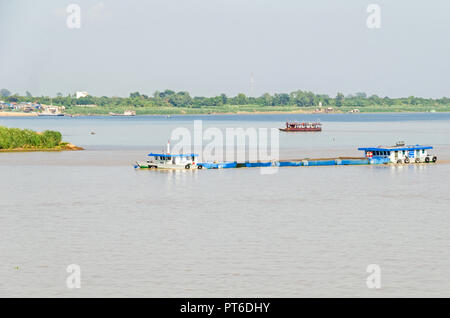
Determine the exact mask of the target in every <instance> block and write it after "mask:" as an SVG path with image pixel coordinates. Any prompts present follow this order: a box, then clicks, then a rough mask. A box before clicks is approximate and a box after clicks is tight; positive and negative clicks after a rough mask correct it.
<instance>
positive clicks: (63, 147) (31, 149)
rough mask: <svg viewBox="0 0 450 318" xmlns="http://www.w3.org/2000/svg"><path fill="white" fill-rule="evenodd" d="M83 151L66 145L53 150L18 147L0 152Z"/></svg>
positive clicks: (0, 150) (80, 148)
mask: <svg viewBox="0 0 450 318" xmlns="http://www.w3.org/2000/svg"><path fill="white" fill-rule="evenodd" d="M79 150H84V148H82V147H78V146H75V145H73V144H71V143H67V144H61V145H59V146H56V147H53V148H37V147H25V148H22V147H19V148H13V149H0V153H1V152H36V151H42V152H47V151H79Z"/></svg>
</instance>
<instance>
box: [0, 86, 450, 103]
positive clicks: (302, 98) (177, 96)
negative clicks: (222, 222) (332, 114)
mask: <svg viewBox="0 0 450 318" xmlns="http://www.w3.org/2000/svg"><path fill="white" fill-rule="evenodd" d="M0 94H1V96H2V100H4V101H5V102H36V103H40V104H50V103H53V105H59V106H66V107H67V108H70V107H72V106H77V105H98V106H134V107H162V106H166V107H167V106H168V107H192V108H199V107H210V106H224V105H258V106H298V107H306V106H318V105H319V104H321V105H322V106H324V107H330V106H336V107H341V106H353V107H363V106H376V105H385V106H392V105H423V106H433V105H450V98H448V97H442V98H438V99H433V98H422V97H415V96H410V97H402V98H389V97H387V96H386V97H379V96H377V95H371V96H367V95H366V93H362V92H360V93H356V94H352V95H347V96H344V94H342V93H338V94H337V95H336V96H335V97H331V96H329V95H326V94H314V93H312V92H309V91H302V90H297V91H294V92H291V93H289V94H287V93H276V94H273V95H271V94H269V93H266V94H263V95H261V96H259V97H249V96H246V95H245V94H242V93H240V94H237V95H236V96H233V97H229V96H227V95H225V94H220V95H218V96H214V97H202V96H195V97H191V95H190V94H189V93H188V92H184V91H181V92H175V91H173V90H169V89H167V90H165V91H162V92H160V91H156V92H155V93H153V95H151V96H149V95H145V94H141V93H139V92H133V93H131V94H130V96H129V97H107V96H101V97H97V96H90V95H89V96H86V97H82V98H78V99H77V98H76V97H75V94H74V95H70V94H69V95H67V96H63V94H61V93H58V94H57V96H56V97H48V96H40V97H33V96H32V95H31V93H30V92H28V91H27V92H26V94H25V96H20V95H18V94H11V92H10V91H9V90H7V89H1V90H0Z"/></svg>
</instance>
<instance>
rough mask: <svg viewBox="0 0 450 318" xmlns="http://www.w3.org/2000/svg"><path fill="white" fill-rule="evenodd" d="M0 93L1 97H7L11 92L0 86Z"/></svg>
mask: <svg viewBox="0 0 450 318" xmlns="http://www.w3.org/2000/svg"><path fill="white" fill-rule="evenodd" d="M0 95H2V96H3V97H9V96H11V92H10V91H9V90H7V89H6V88H2V89H0Z"/></svg>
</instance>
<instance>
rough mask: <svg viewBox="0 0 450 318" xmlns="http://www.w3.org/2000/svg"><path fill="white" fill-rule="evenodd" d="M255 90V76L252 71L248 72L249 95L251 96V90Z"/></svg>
mask: <svg viewBox="0 0 450 318" xmlns="http://www.w3.org/2000/svg"><path fill="white" fill-rule="evenodd" d="M254 90H255V78H254V76H253V72H252V73H251V74H250V96H252V97H253V92H254Z"/></svg>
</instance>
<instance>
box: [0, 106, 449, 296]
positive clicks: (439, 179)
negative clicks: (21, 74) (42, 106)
mask: <svg viewBox="0 0 450 318" xmlns="http://www.w3.org/2000/svg"><path fill="white" fill-rule="evenodd" d="M293 119H296V120H302V121H313V120H318V119H320V121H321V122H322V123H323V128H324V130H323V131H322V132H320V133H300V134H299V133H297V134H292V133H291V134H288V133H281V134H280V137H279V145H280V157H282V158H304V157H311V158H313V157H327V156H360V155H361V154H360V153H359V152H358V151H357V147H362V146H377V145H380V144H388V145H389V144H393V143H395V142H396V141H399V140H404V141H406V142H407V143H410V144H416V143H417V144H430V145H433V146H434V147H435V149H433V150H432V152H433V153H435V154H436V155H437V156H438V160H439V162H438V164H429V165H425V164H423V165H409V166H334V167H296V168H280V169H279V170H278V171H276V173H272V174H263V173H261V170H260V169H258V168H250V169H225V170H196V171H184V170H182V171H172V172H170V171H169V172H167V171H147V170H135V169H134V168H133V163H134V162H135V161H136V160H140V159H143V158H144V157H145V155H146V154H147V153H148V152H150V151H158V150H161V148H162V147H163V146H164V145H165V143H166V142H167V139H168V136H170V133H171V132H172V131H173V130H174V129H175V128H179V127H182V128H187V129H192V127H193V124H194V120H202V125H203V128H204V129H206V128H208V127H217V128H219V129H221V130H224V129H226V128H236V127H242V128H251V127H254V128H266V127H268V128H277V127H281V126H282V125H284V121H286V120H293ZM0 125H2V126H8V127H20V128H30V129H34V130H38V131H40V130H45V129H54V130H58V131H61V132H62V133H63V136H64V140H67V141H70V142H72V143H74V144H76V145H78V146H82V147H85V148H86V150H85V151H79V152H35V153H0V198H1V200H0V296H1V297H5V296H14V297H16V296H26V297H32V296H42V297H49V296H57V297H83V296H85V297H98V296H105V297H109V296H138V297H304V296H310V297H323V296H330V297H342V296H343V297H347V296H356V297H394V296H412V297H416V296H425V297H427V296H445V297H450V253H449V247H450V243H449V242H450V231H449V230H448V229H449V228H450V209H449V206H450V195H449V192H448V191H449V189H450V138H449V137H450V114H436V113H434V114H433V113H427V114H328V115H320V116H317V115H293V114H283V115H217V116H216V115H209V116H171V117H166V116H137V117H77V118H44V117H42V118H0ZM90 132H95V134H94V135H92V134H90ZM70 264H77V265H79V266H80V269H81V288H79V289H71V288H68V287H67V284H66V278H67V277H68V276H69V273H68V272H67V271H66V269H67V266H68V265H70ZM369 264H376V265H378V266H379V268H380V269H381V276H380V279H381V288H379V289H377V288H375V289H371V288H368V286H367V284H366V279H367V277H368V276H369V275H370V273H368V272H366V269H367V266H368V265H369Z"/></svg>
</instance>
